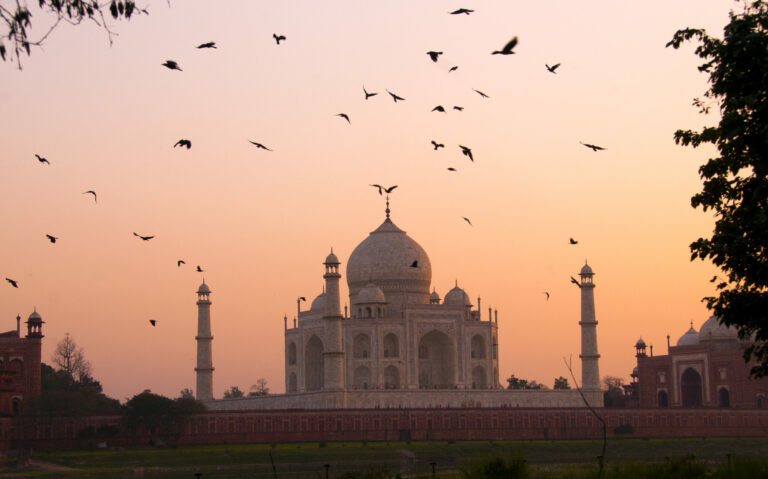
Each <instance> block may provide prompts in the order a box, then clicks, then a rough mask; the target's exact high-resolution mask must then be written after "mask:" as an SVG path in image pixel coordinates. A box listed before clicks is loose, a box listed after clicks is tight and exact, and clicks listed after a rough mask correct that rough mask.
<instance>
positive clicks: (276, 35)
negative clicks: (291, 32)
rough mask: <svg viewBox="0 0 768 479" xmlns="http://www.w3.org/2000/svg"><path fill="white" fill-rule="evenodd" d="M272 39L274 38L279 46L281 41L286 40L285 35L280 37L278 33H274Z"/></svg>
mask: <svg viewBox="0 0 768 479" xmlns="http://www.w3.org/2000/svg"><path fill="white" fill-rule="evenodd" d="M272 38H274V39H275V41H276V42H277V44H278V45H280V41H281V40H285V35H278V34H277V33H273V34H272Z"/></svg>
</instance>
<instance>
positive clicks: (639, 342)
mask: <svg viewBox="0 0 768 479" xmlns="http://www.w3.org/2000/svg"><path fill="white" fill-rule="evenodd" d="M635 347H636V348H644V347H645V341H643V338H640V339H638V340H637V342H636V343H635Z"/></svg>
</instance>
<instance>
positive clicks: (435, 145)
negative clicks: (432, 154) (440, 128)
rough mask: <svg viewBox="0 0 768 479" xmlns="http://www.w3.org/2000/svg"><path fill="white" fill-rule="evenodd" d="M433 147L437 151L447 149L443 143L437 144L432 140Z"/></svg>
mask: <svg viewBox="0 0 768 479" xmlns="http://www.w3.org/2000/svg"><path fill="white" fill-rule="evenodd" d="M432 146H434V147H435V150H437V149H438V148H445V145H444V144H442V143H438V142H436V141H435V140H432Z"/></svg>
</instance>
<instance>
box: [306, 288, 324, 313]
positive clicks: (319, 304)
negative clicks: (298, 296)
mask: <svg viewBox="0 0 768 479" xmlns="http://www.w3.org/2000/svg"><path fill="white" fill-rule="evenodd" d="M324 308H325V292H322V293H320V294H318V295H317V298H315V300H314V301H312V306H310V307H309V310H310V311H322V310H323V309H324Z"/></svg>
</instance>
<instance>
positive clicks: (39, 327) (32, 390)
mask: <svg viewBox="0 0 768 479" xmlns="http://www.w3.org/2000/svg"><path fill="white" fill-rule="evenodd" d="M43 323H45V321H43V318H42V317H40V314H38V312H37V308H35V310H34V311H33V312H32V314H30V315H29V319H27V338H26V339H27V341H29V345H30V348H29V350H28V352H29V355H28V356H27V358H26V360H25V363H26V364H25V365H24V367H28V368H30V369H29V371H30V374H28V375H27V379H26V381H27V384H26V385H25V386H26V387H25V389H26V391H27V394H29V397H33V396H37V395H38V394H40V381H41V377H40V376H41V370H40V362H41V360H42V359H41V357H42V342H43Z"/></svg>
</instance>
